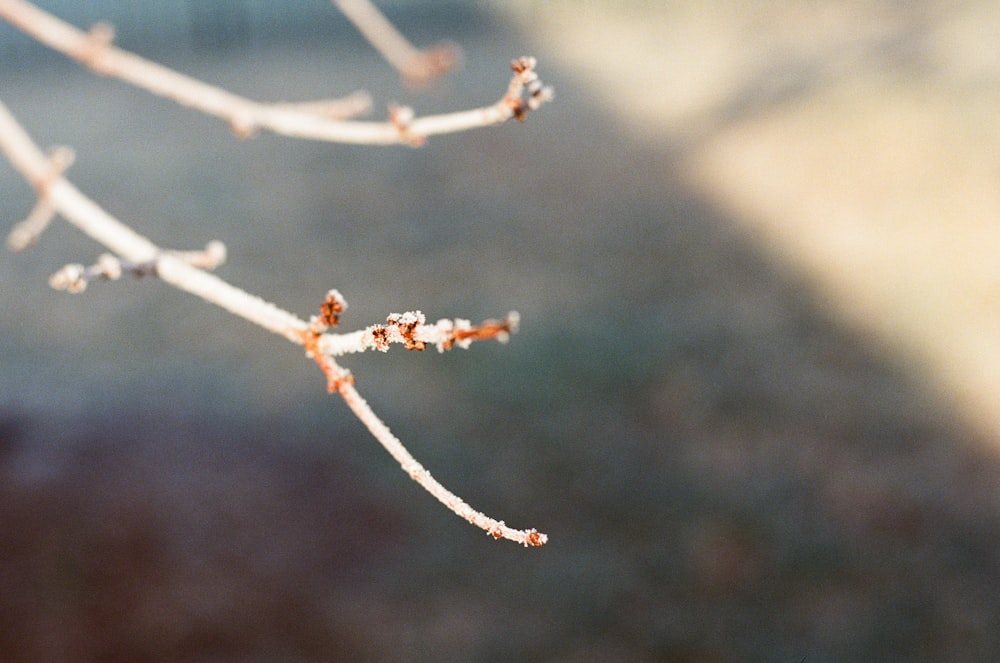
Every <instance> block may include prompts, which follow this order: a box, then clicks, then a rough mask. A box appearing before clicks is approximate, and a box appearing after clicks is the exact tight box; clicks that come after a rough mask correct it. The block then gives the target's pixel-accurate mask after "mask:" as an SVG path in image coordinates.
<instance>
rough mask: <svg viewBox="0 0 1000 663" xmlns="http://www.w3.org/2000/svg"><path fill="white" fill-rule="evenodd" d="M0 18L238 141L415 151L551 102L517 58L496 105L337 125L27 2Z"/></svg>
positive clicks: (11, 5)
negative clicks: (220, 83)
mask: <svg viewBox="0 0 1000 663" xmlns="http://www.w3.org/2000/svg"><path fill="white" fill-rule="evenodd" d="M0 18H3V19H6V20H7V21H8V22H9V23H10V24H11V25H13V26H15V27H16V28H18V29H20V30H22V31H23V32H25V33H27V34H29V35H31V36H32V37H34V38H35V39H37V40H38V41H39V42H41V43H43V44H45V45H46V46H48V47H50V48H52V49H54V50H56V51H59V52H60V53H63V54H64V55H66V56H68V57H70V58H73V59H75V60H77V61H78V62H80V63H81V64H82V65H84V66H86V67H88V68H90V69H91V70H93V71H94V72H95V73H98V74H100V75H103V76H113V77H115V78H118V79H121V80H123V81H126V82H128V83H131V84H133V85H135V86H137V87H140V88H143V89H145V90H147V91H149V92H152V93H153V94H156V95H159V96H162V97H166V98H168V99H172V100H174V101H176V102H177V103H179V104H181V105H183V106H188V107H190V108H194V109H196V110H199V111H201V112H203V113H207V114H209V115H214V116H216V117H219V118H222V119H224V120H226V121H227V122H229V125H230V127H232V129H233V131H234V132H235V133H236V134H237V135H239V136H241V137H249V136H252V135H253V134H254V133H255V132H257V131H258V130H268V131H272V132H274V133H276V134H281V135H285V136H290V137H295V138H305V139H311V140H320V141H329V142H337V143H355V144H366V145H393V144H409V145H417V144H420V143H421V142H422V140H423V139H424V138H426V137H428V136H432V135H437V134H445V133H455V132H459V131H466V130H469V129H474V128H477V127H485V126H490V125H493V124H500V123H502V122H506V121H507V120H509V119H511V118H517V119H523V118H524V112H525V111H526V110H528V108H529V107H530V108H534V107H537V105H538V104H540V103H541V102H543V101H546V100H548V99H550V98H551V90H550V89H549V88H545V87H542V86H541V85H540V83H537V75H536V74H535V73H534V59H533V58H520V59H519V60H515V66H514V69H515V72H514V76H513V78H512V79H511V83H510V85H509V86H508V90H507V94H505V95H504V97H503V98H502V99H501V100H500V101H498V102H497V103H495V104H492V105H490V106H485V107H482V108H477V109H474V110H467V111H458V112H455V113H446V114H442V115H430V116H427V117H418V118H415V119H413V120H412V121H411V122H408V123H407V125H406V127H405V131H403V130H401V129H400V126H399V123H398V122H393V121H391V120H390V121H388V122H359V121H340V120H335V119H331V118H329V117H326V116H323V115H320V114H316V113H313V112H303V111H302V110H301V109H300V108H295V107H290V106H289V105H288V104H264V103H259V102H256V101H252V100H250V99H247V98H245V97H241V96H239V95H236V94H233V93H231V92H229V91H227V90H224V89H222V88H218V87H215V86H213V85H209V84H208V83H204V82H202V81H199V80H197V79H195V78H191V77H190V76H186V75H184V74H181V73H178V72H176V71H174V70H172V69H169V68H167V67H164V66H163V65H161V64H158V63H156V62H152V61H150V60H146V59H145V58H142V57H140V56H138V55H135V54H134V53H130V52H128V51H125V50H122V49H120V48H117V47H115V46H114V45H113V44H112V43H111V42H112V38H113V33H112V31H111V28H110V27H109V26H107V25H106V24H98V25H96V26H94V27H93V28H92V29H91V30H90V32H83V31H82V30H79V29H78V28H76V27H74V26H72V25H70V24H69V23H66V22H65V21H63V20H61V19H59V18H56V17H55V16H53V15H52V14H49V13H48V12H45V11H42V10H41V9H39V8H37V7H35V6H34V5H32V4H31V3H30V2H27V1H26V0H0ZM518 62H521V63H526V62H530V66H529V67H526V68H525V67H523V66H522V67H521V68H520V69H519V68H518V65H517V63H518ZM529 86H534V87H535V89H534V91H532V90H531V89H529V90H528V95H529V98H528V99H522V98H521V95H522V94H523V93H524V90H525V89H526V88H528V87H529ZM532 100H533V101H532Z"/></svg>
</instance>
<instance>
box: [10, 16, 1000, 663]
mask: <svg viewBox="0 0 1000 663" xmlns="http://www.w3.org/2000/svg"><path fill="white" fill-rule="evenodd" d="M41 4H42V5H43V6H44V7H46V8H47V9H51V10H52V11H54V12H55V13H57V14H61V15H63V16H65V17H66V18H68V19H69V20H72V21H73V22H75V23H76V24H78V25H81V26H85V25H87V24H89V23H91V22H94V21H96V20H99V19H108V20H110V21H111V22H113V23H115V24H116V25H117V27H118V35H119V39H118V43H119V45H121V46H123V47H125V48H129V49H133V50H135V51H137V52H140V53H142V54H144V55H146V56H149V57H152V58H154V59H157V60H158V61H160V62H162V63H164V64H166V65H168V66H173V67H176V68H177V69H179V70H181V71H184V72H186V73H189V74H192V75H194V76H196V77H199V78H202V79H204V80H206V81H208V82H211V83H215V84H219V85H222V86H224V87H227V88H228V89H230V90H232V91H234V92H237V93H240V94H244V95H246V96H249V97H251V98H255V99H260V100H271V101H278V100H304V99H309V98H316V97H328V96H334V95H340V94H347V93H349V92H351V91H353V90H355V89H358V88H365V89H367V90H369V91H370V92H371V93H372V95H373V97H374V98H375V101H376V107H375V110H374V116H375V117H376V118H382V117H384V114H385V110H384V108H385V104H386V103H388V102H392V101H398V102H402V103H409V104H412V105H413V106H414V107H415V110H416V111H417V113H418V114H426V113H431V112H441V111H447V110H452V109H461V108H470V107H474V106H479V105H483V104H486V103H492V102H493V101H495V100H496V99H498V98H499V97H500V95H501V94H502V92H503V89H504V87H505V85H506V83H507V80H508V78H509V76H508V63H509V61H510V60H511V58H513V57H516V56H519V55H523V54H533V55H536V56H537V57H538V58H539V71H540V74H541V76H542V78H543V80H545V82H546V83H549V84H551V85H553V86H554V87H555V88H556V94H557V98H556V102H555V103H554V104H551V105H548V106H546V107H544V108H543V109H541V110H539V111H538V112H537V113H534V114H532V115H531V116H529V118H528V121H527V122H526V123H525V124H523V125H520V124H515V123H510V124H507V125H504V126H501V127H498V128H492V129H484V130H477V131H474V132H469V133H465V134H457V135H452V136H444V137H437V138H433V139H431V140H430V141H429V143H428V144H427V145H426V146H425V147H423V148H420V149H410V148H403V147H393V148H379V147H353V146H341V145H328V144H320V143H310V142H303V141H296V140H292V139H287V138H279V137H274V136H271V135H266V134H262V135H259V136H257V137H255V138H252V139H250V140H246V141H241V140H239V139H237V138H236V137H235V136H234V135H233V134H232V133H231V132H230V131H229V130H228V128H227V127H226V126H225V125H224V124H223V123H222V122H220V121H218V120H215V119H212V118H207V117H203V116H200V115H198V114H197V113H194V112H193V111H189V110H186V109H182V108H179V107H177V106H175V105H173V104H172V103H170V102H168V101H165V100H162V99H159V98H155V97H152V96H150V95H149V94H147V93H145V92H142V91H139V90H135V89H133V88H131V87H129V86H127V85H125V84H124V83H121V82H118V81H114V80H108V79H104V78H98V77H95V76H93V75H92V74H90V73H88V72H86V71H84V70H82V69H81V68H80V67H78V66H77V65H75V64H73V63H70V62H68V61H66V60H64V59H63V58H61V57H60V56H56V55H54V54H50V53H48V52H47V51H46V50H45V49H44V47H41V46H32V45H30V43H29V42H28V41H27V39H26V38H22V37H20V36H19V35H18V34H16V33H15V32H14V31H13V30H12V29H10V28H8V27H6V26H0V96H2V98H3V100H4V102H5V103H6V104H7V105H8V106H9V107H10V108H11V110H12V111H13V112H14V113H15V114H17V115H18V117H19V118H20V119H21V120H22V121H23V122H24V124H25V125H26V127H27V129H28V131H29V132H30V133H31V134H32V135H33V136H34V137H35V138H36V140H38V141H39V142H40V143H42V144H43V145H50V144H68V145H72V146H73V147H74V148H75V150H76V153H77V159H76V163H75V164H74V166H73V167H72V168H71V170H70V171H69V177H70V179H71V180H72V181H73V182H74V183H75V184H76V185H77V186H79V187H80V188H81V189H82V190H83V192H84V193H86V194H88V195H90V196H91V197H93V198H94V199H95V200H96V201H98V202H99V203H100V204H101V205H103V206H104V207H106V208H107V209H108V210H109V211H110V212H112V213H113V214H115V215H117V216H118V217H119V218H121V219H122V220H124V221H126V222H128V223H130V224H131V225H133V227H135V228H136V229H137V230H138V231H140V232H142V233H144V234H146V235H148V236H149V237H150V238H151V239H152V240H153V241H154V242H157V243H159V244H161V245H163V246H171V247H176V248H196V247H201V246H203V245H204V244H205V243H206V242H207V241H209V240H211V239H221V240H222V241H224V242H225V243H226V245H227V246H228V248H229V262H228V263H227V264H226V265H224V266H223V267H222V268H221V269H220V270H219V273H220V275H221V276H223V277H224V278H226V279H227V280H229V281H231V282H233V283H234V284H236V285H239V286H241V287H244V288H246V289H247V290H249V291H250V292H253V293H256V294H259V295H261V296H263V297H265V298H267V299H270V300H272V301H275V302H276V303H278V304H279V305H281V306H283V307H285V308H288V309H290V310H292V311H295V312H297V313H298V314H300V315H303V316H305V315H309V314H310V313H311V312H312V311H314V310H315V309H316V307H317V306H318V304H319V303H320V302H321V301H322V298H323V296H324V294H325V293H326V291H327V290H328V289H330V288H333V287H335V288H337V289H339V290H340V291H341V292H342V293H343V294H344V295H345V297H346V298H347V300H348V301H349V303H350V308H349V309H348V311H347V313H346V315H345V316H344V317H343V322H342V324H343V325H344V327H345V328H346V329H349V330H352V329H355V328H359V327H363V326H366V325H368V324H371V323H374V322H380V321H384V318H385V316H386V315H387V314H388V313H391V312H401V311H405V310H410V309H421V310H422V311H424V313H425V314H426V315H427V317H428V318H429V319H430V320H435V319H437V318H439V317H456V316H458V317H468V318H471V319H473V320H480V319H483V318H487V317H496V316H502V315H503V314H505V313H506V312H507V311H508V310H511V309H515V310H517V311H519V312H520V314H521V321H522V325H521V332H520V333H519V334H517V335H516V336H514V337H513V338H512V339H511V342H510V343H509V344H508V345H506V346H500V345H497V344H477V345H474V346H473V347H472V348H471V349H470V350H468V351H455V352H452V353H449V354H445V355H438V354H437V353H436V352H435V351H433V350H430V351H427V352H424V353H407V352H406V351H405V350H402V349H401V348H393V350H392V351H390V352H389V353H388V354H386V355H383V354H380V353H370V354H366V355H361V356H357V357H353V358H350V359H348V360H346V361H345V362H344V363H345V364H346V365H348V366H349V367H350V368H351V369H352V371H353V372H354V374H355V376H356V378H357V381H358V386H359V389H360V390H361V392H362V393H363V394H364V395H365V396H366V397H367V398H368V399H369V401H370V402H371V403H372V405H373V406H374V408H375V410H376V411H377V412H378V413H379V414H380V415H381V416H382V417H383V418H384V419H385V420H386V422H387V423H388V424H389V426H390V427H391V428H392V429H393V431H394V432H396V433H397V434H398V435H399V436H400V437H401V438H402V440H403V441H404V442H405V443H406V444H407V445H408V446H409V448H410V450H411V451H412V452H413V453H414V455H416V456H417V458H418V459H419V460H421V462H423V463H424V464H425V465H426V467H427V468H428V469H429V470H430V471H431V472H432V473H433V474H434V475H435V476H436V477H437V478H439V479H440V480H441V481H442V482H443V483H444V484H445V485H447V486H448V487H449V488H451V489H453V490H454V491H455V492H457V493H458V494H459V495H461V496H463V497H464V498H465V499H466V500H468V501H469V502H470V504H472V505H473V506H474V507H476V508H479V509H482V510H484V511H486V512H487V513H488V514H490V515H492V516H495V517H498V518H504V519H505V520H506V521H507V522H508V524H510V525H512V526H516V527H537V528H538V529H540V530H542V531H544V532H546V533H548V534H549V537H550V541H549V544H548V545H547V546H546V547H544V548H541V549H537V550H535V549H532V550H527V549H523V548H519V547H517V546H515V545H512V544H510V543H508V542H496V541H493V540H492V538H490V537H488V536H487V535H485V534H484V533H482V532H481V531H479V530H478V529H475V528H473V527H471V526H469V525H467V524H466V523H464V522H462V521H461V520H459V519H457V518H456V517H455V516H453V515H452V514H450V513H449V512H448V511H446V510H445V509H444V508H443V507H441V506H440V505H438V504H437V503H436V502H435V501H434V500H433V499H432V498H431V497H430V496H428V495H427V494H425V493H424V492H423V491H422V490H421V489H420V488H419V487H418V486H417V485H416V484H414V483H413V482H412V481H410V479H409V478H408V477H407V476H406V474H405V473H403V472H402V471H401V470H400V469H399V468H398V466H396V464H395V463H394V461H393V460H392V459H391V458H390V457H389V456H388V455H387V454H386V453H385V452H384V451H383V450H382V449H381V448H380V447H378V446H377V443H376V442H375V441H374V440H373V439H372V438H371V437H370V435H369V434H368V433H367V431H365V430H364V429H363V428H362V426H361V425H360V424H359V423H358V422H357V421H355V420H354V419H353V418H352V417H351V415H350V413H349V411H348V410H347V408H346V407H345V406H344V405H343V403H342V402H341V401H340V400H339V399H338V398H335V397H331V396H329V395H327V394H326V392H325V389H324V386H325V383H324V378H323V376H322V374H321V373H320V372H319V371H318V370H317V369H316V367H315V365H314V364H313V363H312V362H310V361H309V360H307V359H306V358H305V357H304V356H303V354H302V350H301V348H298V347H295V346H292V345H290V344H289V343H287V342H285V341H284V340H283V339H281V338H278V337H276V336H272V335H270V334H268V333H267V332H264V331H261V330H260V329H258V328H256V327H253V326H252V325H250V324H248V323H245V322H243V321H241V320H239V319H236V318H234V317H232V316H230V315H228V314H226V313H224V312H222V311H220V310H217V309H215V308H213V307H211V306H209V305H207V304H205V303H203V302H201V301H200V300H196V299H194V298H192V297H190V296H189V295H186V294H183V293H179V292H177V291H174V290H172V289H170V288H168V287H166V286H164V285H163V284H161V283H158V282H156V281H155V280H153V279H145V280H123V281H121V282H117V283H95V284H92V285H91V286H90V287H89V288H88V290H87V291H86V292H85V293H83V294H81V295H77V296H71V295H67V294H65V293H62V292H56V291H54V290H51V289H50V288H49V287H48V286H47V279H48V276H49V274H51V273H52V272H54V271H56V270H57V269H59V268H60V267H61V266H63V265H64V264H66V263H68V262H84V263H88V262H92V261H93V260H94V259H95V258H96V257H97V255H98V254H99V253H100V252H101V251H102V249H101V248H100V247H98V246H97V245H95V244H94V243H93V242H91V241H90V240H88V239H87V238H85V237H83V236H81V235H80V234H79V233H78V232H77V231H75V230H74V229H72V228H70V227H69V226H67V225H66V224H65V223H62V222H57V223H56V224H55V225H54V226H53V227H52V228H50V229H49V230H48V231H47V232H46V234H45V235H44V236H43V237H42V240H41V242H40V244H39V246H37V247H36V248H34V249H32V250H30V251H29V252H26V253H22V254H18V255H11V254H8V253H5V254H3V255H2V257H0V659H2V660H4V661H38V660H46V661H88V660H95V661H96V660H121V661H126V660H127V661H138V660H153V661H155V660H163V661H203V660H213V661H215V660H226V661H228V660H232V661H237V660H239V661H244V660H253V661H272V660H280V661H330V660H344V661H468V662H476V661H483V662H486V661H514V660H526V661H553V662H557V661H558V662H564V661H565V662H574V663H575V662H585V661H594V662H598V661H600V662H605V661H629V662H635V663H643V662H647V661H648V662H680V661H720V662H721V661H733V660H747V661H791V662H798V661H803V660H805V661H809V662H810V663H814V662H819V661H874V660H906V661H940V660H988V659H990V658H991V657H992V656H995V654H996V652H998V651H1000V632H998V631H997V629H996V627H995V625H996V623H997V621H998V620H1000V592H998V591H997V589H998V587H1000V491H998V486H1000V423H998V422H1000V397H998V393H1000V385H997V380H998V377H997V376H1000V267H998V266H997V265H1000V262H997V260H996V256H997V255H1000V251H998V250H997V249H998V248H1000V233H998V232H997V231H996V230H995V226H996V224H997V222H998V220H1000V197H998V193H997V191H998V190H1000V189H998V188H997V182H998V181H1000V180H998V175H1000V160H998V156H997V155H998V154H1000V149H998V148H1000V121H998V120H997V119H996V118H997V117H998V115H997V112H996V111H997V108H998V104H1000V82H998V81H1000V46H998V45H997V44H996V43H995V38H991V37H990V35H995V34H996V28H997V26H998V25H1000V10H997V9H995V8H993V7H992V6H991V5H990V4H989V3H985V2H984V3H975V2H973V3H965V4H963V5H961V6H960V7H959V6H956V7H953V8H949V9H944V8H942V7H940V6H938V5H936V4H934V3H919V2H918V3H910V4H906V5H896V4H893V3H884V4H883V3H860V2H859V3H854V2H844V3H833V2H816V3H808V4H803V3H778V4H777V5H771V4H767V7H766V8H765V7H754V6H753V5H752V4H747V5H746V6H745V7H746V8H745V9H741V10H740V11H735V10H734V9H733V7H734V6H735V5H732V6H731V5H730V4H728V3H707V4H706V3H688V2H678V3H675V4H671V5H665V6H662V7H661V6H659V5H657V4H656V3H642V2H630V3H621V4H618V3H586V4H583V3H569V2H566V3H561V2H559V3H545V4H544V5H543V4H542V3H539V6H535V4H534V3H516V5H513V4H512V5H511V6H510V7H508V8H507V9H506V13H503V14H499V13H495V12H494V11H493V10H491V6H488V5H485V4H484V5H479V4H472V3H470V4H463V3H457V4H451V3H444V4H440V3H434V4H433V5H432V6H424V5H420V4H414V5H411V4H403V3H397V4H395V5H393V6H391V8H390V12H389V15H390V17H391V18H392V19H393V20H394V21H395V22H396V23H397V24H398V25H399V26H400V27H401V28H402V29H403V31H404V32H406V33H407V35H408V36H409V37H411V38H412V39H413V40H414V41H415V42H416V43H418V44H421V45H428V44H431V43H433V42H436V41H439V40H442V39H449V40H453V41H455V42H457V43H459V44H460V45H461V46H462V47H463V49H464V52H465V58H464V67H463V68H462V69H461V70H460V71H458V72H457V73H455V74H453V75H452V76H450V77H449V78H448V79H446V80H445V81H442V82H439V83H437V84H435V85H433V86H431V87H430V88H429V89H427V90H425V91H423V92H420V93H416V92H413V91H409V90H407V89H405V88H404V87H402V86H401V85H400V84H399V82H398V79H397V77H396V75H395V74H394V73H393V72H392V71H391V70H390V69H389V67H388V66H387V65H385V64H384V63H383V62H382V61H381V60H380V59H379V58H378V56H377V55H376V54H375V53H374V52H373V51H372V50H371V49H370V48H369V47H368V46H367V45H366V44H365V43H364V42H363V40H362V39H361V38H360V37H359V36H358V35H357V34H356V33H355V32H354V31H353V29H352V28H351V27H350V26H349V25H348V24H347V22H346V20H345V19H343V18H342V17H341V16H340V15H339V14H337V12H336V11H335V10H334V9H333V8H332V7H330V6H328V5H327V4H326V3H324V2H319V1H316V2H309V3H301V6H298V7H297V8H296V10H295V11H294V12H281V11H279V10H278V9H275V8H269V7H268V6H265V5H264V4H262V3H255V2H248V1H247V2H232V3H221V2H219V3H215V2H212V3H207V2H190V3H183V4H171V3H166V2H165V3H162V4H163V7H162V8H159V7H158V6H157V4H155V3H146V4H145V5H143V9H142V10H139V9H130V8H128V7H126V6H125V5H126V4H127V3H117V2H110V1H108V2H94V3H88V4H87V5H85V6H80V7H75V8H73V9H68V8H66V7H62V6H60V5H62V4H67V3H56V2H49V3H41ZM69 4H72V3H69ZM762 4H764V3H762ZM647 5H648V6H647ZM147 6H148V8H147ZM740 6H741V7H743V5H740ZM0 200H2V206H0V209H2V218H3V227H4V229H5V230H4V232H6V229H8V228H9V227H10V225H11V224H13V223H14V222H16V221H17V220H19V219H20V218H23V216H24V215H26V214H27V212H28V211H29V209H30V208H31V205H32V204H33V202H34V200H33V196H32V192H31V190H30V188H29V187H28V185H26V184H25V183H24V182H23V181H21V180H19V179H18V177H17V176H16V175H15V173H14V171H13V170H12V169H11V168H10V167H9V166H8V165H7V164H6V162H3V164H2V165H0Z"/></svg>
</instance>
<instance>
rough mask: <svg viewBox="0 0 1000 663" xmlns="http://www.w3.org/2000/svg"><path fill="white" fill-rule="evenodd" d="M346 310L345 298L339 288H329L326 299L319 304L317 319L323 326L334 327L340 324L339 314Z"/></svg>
mask: <svg viewBox="0 0 1000 663" xmlns="http://www.w3.org/2000/svg"><path fill="white" fill-rule="evenodd" d="M346 310H347V300H346V299H344V296H343V295H342V294H340V291H339V290H336V289H331V290H330V291H328V292H327V293H326V299H324V300H323V303H322V304H320V305H319V321H320V323H321V324H322V325H323V326H324V328H327V327H336V326H337V325H339V324H340V314H341V313H343V312H344V311H346Z"/></svg>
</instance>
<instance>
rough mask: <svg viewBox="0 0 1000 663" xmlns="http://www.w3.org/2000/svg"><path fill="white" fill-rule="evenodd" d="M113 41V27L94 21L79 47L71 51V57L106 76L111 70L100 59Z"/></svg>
mask: <svg viewBox="0 0 1000 663" xmlns="http://www.w3.org/2000/svg"><path fill="white" fill-rule="evenodd" d="M114 41H115V29H114V27H113V26H112V25H111V24H110V23H104V22H100V23H94V24H93V25H92V26H90V29H89V30H88V31H87V33H86V36H85V38H84V41H83V44H82V46H81V47H80V49H79V50H77V51H76V52H75V53H73V57H75V58H76V59H78V60H79V61H80V62H81V63H82V64H83V65H84V66H86V67H88V68H89V69H91V70H92V71H93V72H94V73H96V74H99V75H101V76H106V75H108V74H110V73H111V72H110V70H108V68H107V67H106V66H104V65H103V64H102V62H101V60H102V56H103V55H104V54H105V53H107V52H108V49H110V48H111V44H112V43H114Z"/></svg>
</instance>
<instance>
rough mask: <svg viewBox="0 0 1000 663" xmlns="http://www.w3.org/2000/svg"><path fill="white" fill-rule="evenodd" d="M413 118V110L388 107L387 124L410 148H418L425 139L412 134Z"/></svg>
mask: <svg viewBox="0 0 1000 663" xmlns="http://www.w3.org/2000/svg"><path fill="white" fill-rule="evenodd" d="M413 118H414V113H413V109H412V108H410V107H409V106H397V105H396V104H390V105H389V123H390V124H391V125H392V126H393V127H395V128H396V131H398V132H399V137H400V138H401V139H402V140H403V142H404V143H406V144H407V145H409V146H410V147H420V146H421V145H423V144H424V143H426V142H427V138H426V137H425V136H421V135H420V134H417V133H414V132H413V130H412V129H411V125H412V124H413Z"/></svg>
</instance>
